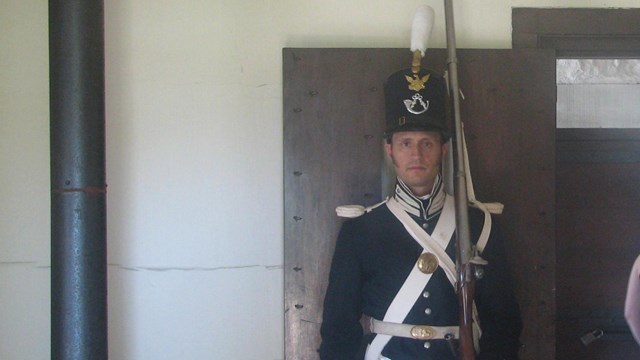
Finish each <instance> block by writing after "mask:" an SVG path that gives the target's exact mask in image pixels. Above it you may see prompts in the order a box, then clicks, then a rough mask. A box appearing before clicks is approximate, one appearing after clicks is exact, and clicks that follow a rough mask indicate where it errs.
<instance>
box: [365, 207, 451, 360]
mask: <svg viewBox="0 0 640 360" xmlns="http://www.w3.org/2000/svg"><path fill="white" fill-rule="evenodd" d="M387 207H388V208H389V210H390V211H391V212H392V213H393V215H395V216H396V217H397V218H398V220H400V222H401V223H402V225H404V227H405V229H406V230H407V232H408V233H409V234H410V235H411V237H413V238H414V239H415V240H416V241H417V242H418V243H419V244H420V245H421V246H422V247H423V251H422V253H423V254H424V253H426V252H431V253H433V254H435V255H436V257H437V258H438V262H439V265H440V267H442V269H443V270H444V271H445V274H446V275H447V278H448V279H449V281H450V282H451V284H452V285H453V286H454V287H455V283H456V275H455V274H456V270H455V264H454V263H453V261H452V260H451V258H450V257H449V255H447V253H446V252H445V249H446V247H447V244H448V243H449V241H451V238H452V236H453V232H454V231H455V227H456V221H455V208H454V201H453V198H452V197H451V196H449V195H447V198H446V199H445V203H444V207H443V209H442V214H440V218H439V220H438V224H436V227H435V229H434V230H433V234H432V235H431V236H430V235H429V234H427V232H426V231H424V229H422V228H421V227H420V226H419V225H418V224H417V223H416V222H415V221H414V220H413V219H412V218H411V217H410V216H409V215H408V214H407V213H406V211H404V210H403V209H402V206H400V204H398V202H397V201H396V200H395V199H393V198H390V199H389V200H388V201H387ZM431 275H432V274H424V273H422V272H421V271H420V270H419V269H418V266H417V265H416V266H414V267H413V269H412V270H411V273H409V276H407V279H406V280H405V282H404V284H402V287H401V288H400V290H399V291H398V293H397V294H396V296H395V297H394V299H393V301H392V302H391V304H390V305H389V308H388V309H387V311H386V313H385V316H384V321H385V322H392V323H402V322H403V321H404V318H405V317H406V316H407V314H408V313H409V311H410V310H411V308H412V307H413V305H414V304H415V303H416V300H417V299H418V298H419V297H420V296H421V294H422V291H423V290H424V288H425V286H427V284H428V283H429V280H431ZM389 340H391V335H385V334H377V335H376V337H375V338H374V339H373V341H372V342H371V344H369V346H368V347H367V352H366V354H365V360H379V359H380V354H381V353H382V349H384V347H385V346H386V345H387V343H388V342H389Z"/></svg>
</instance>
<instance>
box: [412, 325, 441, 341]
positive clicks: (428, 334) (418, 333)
mask: <svg viewBox="0 0 640 360" xmlns="http://www.w3.org/2000/svg"><path fill="white" fill-rule="evenodd" d="M411 336H413V338H415V339H420V340H428V339H432V338H433V337H434V336H436V331H435V329H433V328H432V327H431V326H424V325H416V326H414V327H412V328H411Z"/></svg>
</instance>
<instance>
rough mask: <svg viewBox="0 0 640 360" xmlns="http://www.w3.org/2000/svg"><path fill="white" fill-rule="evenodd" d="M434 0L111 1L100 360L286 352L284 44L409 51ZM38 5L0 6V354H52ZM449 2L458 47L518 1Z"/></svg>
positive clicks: (498, 24)
mask: <svg viewBox="0 0 640 360" xmlns="http://www.w3.org/2000/svg"><path fill="white" fill-rule="evenodd" d="M421 3H427V4H430V5H431V6H433V7H434V8H435V10H436V13H437V14H438V15H437V23H436V26H435V29H434V32H433V37H432V46H433V47H444V25H443V20H441V19H443V16H442V5H441V1H433V0H425V1H418V0H394V1H388V0H385V1H382V0H367V1H365V0H353V1H344V0H324V1H318V0H281V1H276V0H273V1H267V0H262V1H259V0H254V1H239V0H217V1H216V0H190V1H169V0H147V1H144V0H138V1H129V0H109V1H105V5H106V11H105V18H106V19H105V23H106V54H107V55H106V79H107V89H106V100H107V181H108V186H109V187H108V207H109V210H108V218H109V220H108V234H109V253H108V256H109V306H110V307H109V329H110V331H109V341H110V343H109V345H110V346H109V347H110V355H111V359H136V360H138V359H142V360H146V359H149V360H159V359H190V360H193V359H234V360H242V359H282V358H283V346H282V343H283V336H284V335H283V334H284V332H283V279H282V277H283V275H282V274H283V272H282V263H283V249H282V247H283V240H282V238H283V219H282V206H283V203H282V198H283V187H282V184H283V177H282V157H283V154H282V141H283V139H282V70H281V68H282V58H281V50H282V48H283V47H407V46H408V37H409V24H410V21H411V18H412V16H413V12H414V10H415V8H416V7H417V6H418V4H421ZM47 6H48V3H47V1H44V0H39V1H36V0H1V1H0V359H8V360H30V359H34V360H35V359H47V358H49V346H50V345H49V334H50V324H49V322H50V315H49V301H50V295H49V292H50V285H49V275H50V260H49V255H50V251H49V237H50V231H49V225H50V222H49V206H50V201H49V154H48V152H49V137H48V136H49V131H48V126H49V123H48V121H49V119H48V111H49V109H48V106H49V103H48V34H47V30H48V28H47V26H48V23H47V21H48V20H47V11H48V10H47ZM513 6H516V7H521V6H526V7H534V6H535V7H545V6H562V7H569V6H570V7H638V6H640V5H638V4H637V1H635V0H627V1H622V0H619V1H586V0H584V1H582V0H580V1H579V0H575V1H568V0H566V1H552V0H548V1H540V0H528V1H524V0H522V1H515V0H514V1H500V0H484V1H474V0H462V1H456V10H455V11H456V24H457V28H458V31H457V37H458V45H459V47H473V48H485V47H486V48H509V47H510V44H511V37H510V33H511V7H513Z"/></svg>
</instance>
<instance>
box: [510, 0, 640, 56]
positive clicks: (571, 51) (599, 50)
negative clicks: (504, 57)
mask: <svg viewBox="0 0 640 360" xmlns="http://www.w3.org/2000/svg"><path fill="white" fill-rule="evenodd" d="M639 19H640V9H577V8H564V9H537V8H513V10H512V13H511V21H512V28H513V33H512V46H513V48H514V49H526V48H536V49H555V50H556V56H557V57H558V58H567V57H573V58H599V57H603V58H612V57H618V58H621V57H640V21H639Z"/></svg>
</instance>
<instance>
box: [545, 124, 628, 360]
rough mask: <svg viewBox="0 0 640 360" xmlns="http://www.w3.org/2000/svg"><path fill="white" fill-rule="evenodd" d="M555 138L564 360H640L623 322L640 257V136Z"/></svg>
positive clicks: (564, 134) (600, 132)
mask: <svg viewBox="0 0 640 360" xmlns="http://www.w3.org/2000/svg"><path fill="white" fill-rule="evenodd" d="M557 140H558V143H557V144H558V146H557V155H558V162H557V177H556V179H557V210H556V211H557V260H558V265H557V276H556V279H557V289H558V290H557V314H558V322H557V327H558V331H557V334H558V341H557V354H558V359H568V360H571V359H575V360H591V359H594V360H595V359H602V360H606V359H612V360H613V359H615V360H631V359H640V348H639V347H638V345H637V344H636V342H635V340H634V338H633V336H632V335H631V333H630V332H629V329H628V326H627V323H626V321H625V319H624V300H625V294H626V289H627V282H628V279H629V273H630V271H631V266H632V265H633V262H634V260H635V259H636V257H637V256H638V253H640V241H638V234H640V222H638V214H639V213H640V189H639V188H638V183H640V131H638V129H558V136H557ZM593 332H595V335H596V336H597V338H596V337H592V336H590V334H591V333H593Z"/></svg>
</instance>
